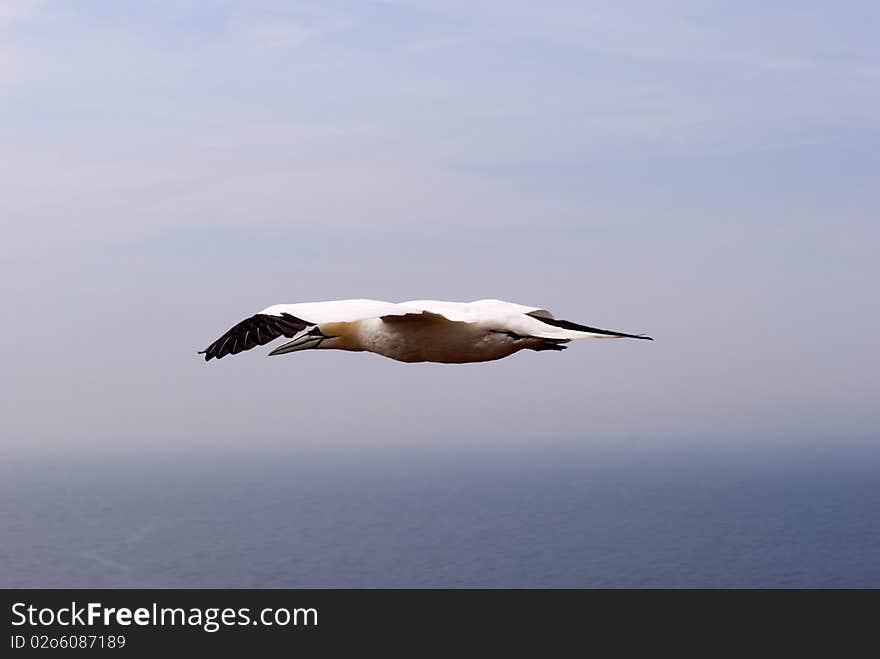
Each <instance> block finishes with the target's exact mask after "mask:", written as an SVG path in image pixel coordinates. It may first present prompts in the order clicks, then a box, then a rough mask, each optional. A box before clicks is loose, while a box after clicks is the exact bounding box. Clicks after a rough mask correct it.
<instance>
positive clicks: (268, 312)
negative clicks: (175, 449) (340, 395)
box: [199, 300, 653, 364]
mask: <svg viewBox="0 0 880 659" xmlns="http://www.w3.org/2000/svg"><path fill="white" fill-rule="evenodd" d="M282 336H283V337H285V338H288V339H291V340H290V341H288V342H286V343H284V344H282V345H279V346H278V347H277V348H275V349H274V350H272V351H271V352H270V353H269V355H286V354H288V353H292V352H298V351H300V350H314V349H321V350H328V349H329V350H351V351H355V352H361V351H366V352H373V353H376V354H377V355H383V356H385V357H390V358H391V359H396V360H397V361H401V362H410V363H412V362H437V363H443V364H464V363H469V362H487V361H492V360H495V359H501V358H503V357H507V356H509V355H512V354H514V353H515V352H519V351H520V350H524V349H529V350H563V349H565V347H566V346H565V344H567V343H569V342H570V341H572V340H575V339H607V338H630V339H647V340H653V339H652V338H651V337H649V336H645V335H643V334H626V333H624V332H614V331H611V330H604V329H599V328H597V327H588V326H586V325H579V324H577V323H572V322H569V321H567V320H557V319H556V318H555V317H554V316H553V314H551V313H550V312H549V311H547V310H546V309H541V308H539V307H529V306H525V305H522V304H514V303H513V302H504V301H502V300H477V301H475V302H443V301H438V300H413V301H410V302H401V303H395V302H383V301H380V300H335V301H331V302H303V303H298V304H276V305H274V306H271V307H268V308H266V309H263V310H262V311H260V312H259V313H257V314H255V315H253V316H251V317H250V318H246V319H245V320H243V321H241V322H240V323H238V324H236V325H234V326H233V327H232V328H231V329H229V331H227V332H226V333H225V334H223V336H221V337H220V338H219V339H217V340H216V341H214V342H213V343H211V345H209V346H208V347H207V348H205V349H204V350H202V351H200V352H199V354H200V355H202V354H203V355H205V361H210V360H211V359H214V358H215V357H216V358H217V359H221V358H222V357H225V356H226V355H235V354H238V353H239V352H242V351H243V350H250V349H251V348H253V347H255V346H261V345H265V344H267V343H270V342H271V341H274V340H275V339H278V338H280V337H282Z"/></svg>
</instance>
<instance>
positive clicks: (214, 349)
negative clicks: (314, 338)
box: [199, 312, 312, 362]
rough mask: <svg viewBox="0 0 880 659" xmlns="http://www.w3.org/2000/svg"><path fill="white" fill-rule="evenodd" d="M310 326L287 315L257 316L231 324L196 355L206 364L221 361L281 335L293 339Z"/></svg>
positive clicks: (259, 314)
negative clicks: (214, 360) (215, 359)
mask: <svg viewBox="0 0 880 659" xmlns="http://www.w3.org/2000/svg"><path fill="white" fill-rule="evenodd" d="M311 324H312V323H309V322H307V321H305V320H303V319H301V318H297V317H296V316H294V315H292V314H289V313H284V312H282V313H279V314H266V313H258V314H255V315H253V316H251V317H250V318H245V319H244V320H243V321H241V322H240V323H237V324H236V325H233V326H232V327H231V328H230V329H229V330H228V331H227V332H226V333H225V334H223V336H221V337H220V338H219V339H217V340H216V341H214V342H213V343H212V344H211V345H209V346H208V347H207V348H205V349H204V350H202V351H200V352H199V354H200V355H204V356H205V361H206V362H207V361H211V360H212V359H214V358H215V357H216V358H217V359H221V358H223V357H225V356H226V355H237V354H238V353H240V352H241V351H242V350H249V349H251V348H253V347H254V346H263V345H266V344H267V343H269V342H270V341H274V340H275V339H277V338H278V337H280V336H286V337H293V336H296V335H297V334H298V333H299V332H301V331H302V330H304V329H305V328H306V327H308V326H309V325H311Z"/></svg>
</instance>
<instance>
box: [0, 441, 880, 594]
mask: <svg viewBox="0 0 880 659" xmlns="http://www.w3.org/2000/svg"><path fill="white" fill-rule="evenodd" d="M878 458H880V450H878V449H877V448H876V447H874V446H873V445H869V444H864V443H863V444H861V445H843V444H840V445H836V444H834V443H828V444H827V445H817V444H810V445H805V446H795V445H791V446H788V447H786V448H776V449H772V448H771V447H770V446H763V447H762V445H761V444H759V443H752V444H751V445H750V448H746V449H735V448H731V447H727V448H724V449H718V448H711V447H696V448H695V447H693V446H691V447H686V446H681V445H679V446H677V447H667V446H663V445H662V444H658V443H652V442H646V441H640V442H637V441H633V442H625V443H623V444H612V443H609V444H605V445H601V446H597V445H595V444H583V443H579V442H576V441H567V442H561V441H560V442H543V443H542V442H535V443H533V444H531V445H525V444H522V443H519V444H504V443H501V442H495V443H492V444H491V445H482V446H480V447H474V446H467V445H464V444H456V445H443V446H441V445H436V444H435V445H431V446H414V445H388V444H386V445H377V444H375V443H365V444H362V445H353V446H348V447H340V446H335V447H323V448H321V447H299V448H295V447H294V448H290V449H286V450H283V451H281V450H277V449H274V450H273V449H259V448H254V449H252V450H250V451H244V450H240V449H239V450H236V451H235V452H229V450H228V449H226V452H224V451H223V450H221V449H217V450H215V451H211V452H208V453H205V454H196V453H184V452H176V453H174V454H172V455H166V456H162V455H156V454H154V455H128V456H120V455H116V456H105V457H101V458H96V457H89V456H78V457H75V458H71V457H55V458H51V457H40V458H36V457H13V458H7V459H4V460H3V462H2V463H0V528H2V540H0V586H6V587H337V586H338V587H344V586H351V587H408V586H412V587H451V586H457V587H480V586H489V587H745V586H766V587H842V586H852V587H880V478H878V465H880V461H878Z"/></svg>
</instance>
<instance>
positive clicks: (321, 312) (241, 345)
mask: <svg viewBox="0 0 880 659" xmlns="http://www.w3.org/2000/svg"><path fill="white" fill-rule="evenodd" d="M411 313H421V310H420V309H415V308H412V307H407V306H406V305H402V304H395V303H393V302H382V301H381V300H335V301H332V302H302V303H299V304H276V305H274V306H271V307H268V308H266V309H263V310H262V311H260V312H259V313H257V314H255V315H253V316H251V317H250V318H246V319H245V320H243V321H241V322H240V323H237V324H236V325H233V326H232V327H231V328H230V329H229V330H228V331H227V332H226V333H225V334H223V336H221V337H220V338H219V339H217V340H216V341H214V342H213V343H212V344H211V345H209V346H208V347H207V348H205V349H204V350H202V351H200V352H199V354H200V355H205V361H210V360H211V359H214V358H215V357H216V358H217V359H221V358H222V357H225V356H226V355H236V354H238V353H239V352H241V351H243V350H249V349H251V348H253V347H255V346H262V345H266V344H267V343H269V342H271V341H274V340H275V339H277V338H279V337H281V336H284V337H287V338H292V337H294V336H296V335H297V334H299V333H300V332H302V331H303V330H305V329H306V328H309V327H316V326H318V325H320V324H322V323H351V322H355V321H358V320H365V319H367V318H382V317H388V316H404V315H406V314H411Z"/></svg>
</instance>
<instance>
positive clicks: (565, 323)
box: [527, 313, 654, 341]
mask: <svg viewBox="0 0 880 659" xmlns="http://www.w3.org/2000/svg"><path fill="white" fill-rule="evenodd" d="M527 315H529V316H531V317H532V318H534V319H536V320H540V321H541V322H542V323H547V324H548V325H553V327H561V328H562V329H567V330H575V331H577V332H590V333H591V334H605V335H607V336H618V337H621V338H627V339H647V340H648V341H653V340H654V339H652V338H651V337H650V336H645V335H644V334H624V333H623V332H614V331H612V330H606V329H599V328H598V327H588V326H587V325H578V324H577V323H573V322H571V321H569V320H557V319H556V318H547V317H546V316H539V315H536V314H535V313H530V314H527Z"/></svg>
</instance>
